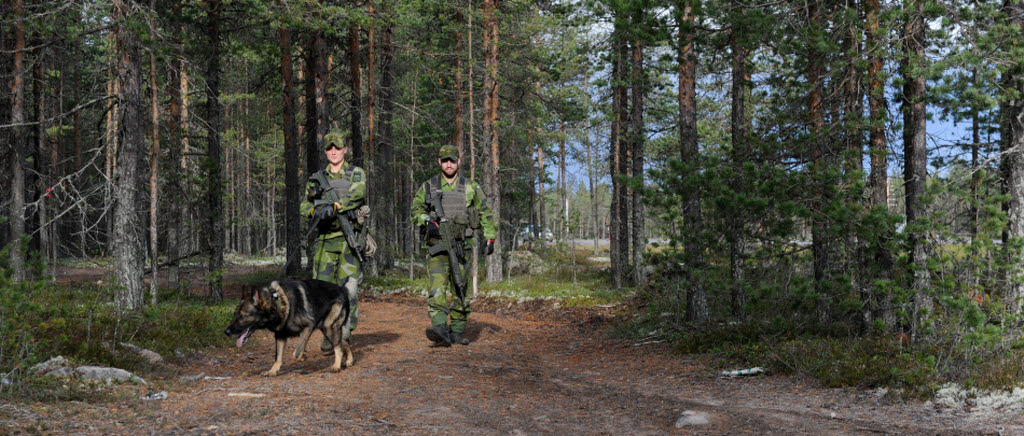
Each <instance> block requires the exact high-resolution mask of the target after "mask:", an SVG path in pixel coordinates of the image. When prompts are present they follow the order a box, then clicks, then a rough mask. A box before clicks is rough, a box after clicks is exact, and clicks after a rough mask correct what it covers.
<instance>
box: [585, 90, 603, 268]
mask: <svg viewBox="0 0 1024 436" xmlns="http://www.w3.org/2000/svg"><path fill="white" fill-rule="evenodd" d="M583 114H584V116H585V117H587V121H586V124H587V125H586V127H585V128H584V129H585V130H584V133H583V148H585V149H586V150H587V179H588V180H587V181H588V182H589V183H590V190H589V191H590V218H591V219H592V220H593V222H592V225H593V230H594V251H593V254H594V256H597V252H598V244H599V238H600V237H601V235H602V234H603V233H604V232H602V231H601V226H600V221H599V220H598V216H597V185H596V184H597V180H595V177H594V173H595V171H594V159H593V153H592V150H591V149H590V72H589V70H588V71H584V73H583Z"/></svg>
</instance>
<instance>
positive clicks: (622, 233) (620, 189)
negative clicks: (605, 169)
mask: <svg viewBox="0 0 1024 436" xmlns="http://www.w3.org/2000/svg"><path fill="white" fill-rule="evenodd" d="M620 14H621V12H619V11H616V17H615V18H614V20H615V25H614V30H613V31H612V50H613V54H612V80H613V81H614V84H613V86H612V107H611V110H612V126H611V138H610V139H611V141H610V145H611V153H610V155H609V158H610V160H611V162H610V166H611V176H612V206H611V231H610V240H611V247H610V251H609V256H610V258H611V267H612V281H613V282H614V283H615V287H616V288H621V287H622V284H623V275H624V274H625V270H626V268H628V267H629V261H628V259H629V243H628V241H629V239H628V235H629V231H628V230H629V221H628V218H627V216H626V210H627V207H626V203H627V202H628V194H627V192H626V187H625V186H624V185H623V182H622V180H621V177H622V176H624V175H625V174H626V171H625V167H626V160H625V159H624V156H625V155H626V154H627V153H626V152H625V151H624V150H625V149H626V145H627V144H628V143H629V142H628V140H626V139H625V136H627V134H626V132H625V130H626V129H625V128H624V125H623V123H624V119H623V118H624V117H623V113H624V112H625V106H626V87H625V84H624V82H625V77H626V76H625V70H626V68H625V65H624V63H625V62H626V58H627V56H626V53H625V52H626V42H625V35H624V32H625V29H624V28H623V27H624V24H623V23H622V21H623V18H622V17H620V16H619V15H620ZM623 252H625V253H623Z"/></svg>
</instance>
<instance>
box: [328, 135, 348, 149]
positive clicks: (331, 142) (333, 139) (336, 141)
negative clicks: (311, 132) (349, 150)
mask: <svg viewBox="0 0 1024 436" xmlns="http://www.w3.org/2000/svg"><path fill="white" fill-rule="evenodd" d="M346 145H347V144H346V143H345V134H344V133H337V132H331V133H328V134H326V135H324V150H327V149H329V148H331V146H334V147H338V149H339V150H340V149H342V148H345V147H346Z"/></svg>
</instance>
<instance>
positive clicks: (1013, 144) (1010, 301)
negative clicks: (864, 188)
mask: <svg viewBox="0 0 1024 436" xmlns="http://www.w3.org/2000/svg"><path fill="white" fill-rule="evenodd" d="M1005 8H1006V14H1007V16H1009V17H1010V19H1011V22H1012V24H1014V25H1015V26H1017V31H1018V32H1021V33H1018V36H1024V31H1022V30H1021V29H1024V3H1021V2H1020V1H1019V0H1014V1H1008V2H1007V4H1006V6H1005ZM921 80H922V81H923V80H924V79H921ZM1003 82H1004V83H1005V84H1006V86H1008V87H1009V88H1010V89H1013V90H1014V91H1015V92H1016V95H1015V97H1014V98H1013V99H1011V100H1008V101H1006V102H1005V103H1003V110H1004V111H1005V114H1004V115H1003V116H1004V120H1005V121H1004V123H1005V130H1004V132H1006V137H1005V138H1004V139H1003V147H1004V149H1003V155H1004V159H1005V160H1006V174H1007V176H1008V177H1007V180H1006V181H1005V182H1004V185H1005V186H1006V190H1007V193H1008V194H1009V195H1010V205H1009V214H1008V215H1009V216H1008V223H1007V236H1008V242H1009V243H1008V244H1005V245H1004V249H1005V250H1006V251H1007V254H1009V255H1010V256H1012V257H1013V258H1014V259H1016V258H1017V257H1018V256H1020V251H1019V250H1020V247H1021V240H1022V238H1024V97H1022V96H1021V93H1022V92H1024V62H1022V61H1020V60H1019V59H1018V60H1016V62H1015V63H1014V65H1012V67H1011V68H1010V69H1009V70H1008V71H1007V72H1006V73H1004V77H1003ZM921 123H922V124H923V123H924V121H921ZM908 220H909V218H908ZM1008 264H1009V265H1010V267H1009V270H1008V271H1007V273H1008V277H1007V280H1006V282H1007V283H1008V286H1007V290H1006V295H1005V296H1004V298H1003V302H1004V304H1006V308H1007V310H1008V311H1009V313H1011V314H1014V315H1016V314H1019V313H1020V311H1021V303H1022V301H1021V300H1022V299H1024V284H1022V283H1021V275H1022V274H1024V268H1022V267H1021V265H1020V262H1015V261H1010V262H1008Z"/></svg>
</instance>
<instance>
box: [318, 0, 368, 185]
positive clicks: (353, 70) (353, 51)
mask: <svg viewBox="0 0 1024 436" xmlns="http://www.w3.org/2000/svg"><path fill="white" fill-rule="evenodd" d="M353 3H355V0H353ZM348 61H349V73H350V80H349V89H351V91H352V101H351V103H349V110H350V111H351V114H352V120H351V122H350V125H349V129H350V130H351V131H352V135H351V138H352V146H351V150H352V163H353V164H355V165H357V166H363V165H364V164H365V162H363V159H364V158H363V131H362V123H363V122H362V106H363V90H362V88H363V84H362V80H361V78H360V77H359V68H360V63H359V26H358V25H352V26H351V27H349V28H348ZM325 91H326V89H325Z"/></svg>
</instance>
